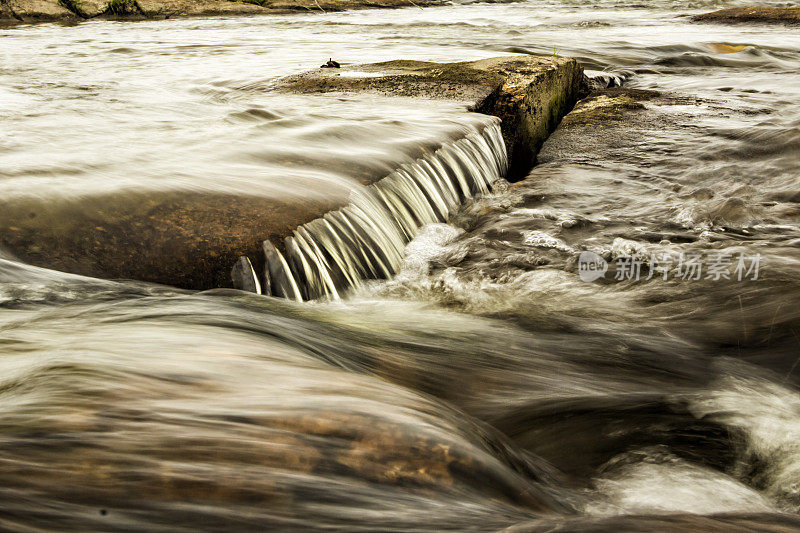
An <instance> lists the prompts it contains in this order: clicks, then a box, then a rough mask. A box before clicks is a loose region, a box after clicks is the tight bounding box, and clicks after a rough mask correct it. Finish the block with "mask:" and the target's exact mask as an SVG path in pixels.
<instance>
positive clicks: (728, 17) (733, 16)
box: [692, 6, 800, 24]
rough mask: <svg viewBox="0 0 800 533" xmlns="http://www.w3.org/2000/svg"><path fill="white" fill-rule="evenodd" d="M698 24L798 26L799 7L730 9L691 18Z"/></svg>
mask: <svg viewBox="0 0 800 533" xmlns="http://www.w3.org/2000/svg"><path fill="white" fill-rule="evenodd" d="M692 20H696V21H700V22H725V23H730V22H766V23H772V24H800V7H760V6H746V7H731V8H728V9H720V10H719V11H713V12H711V13H703V14H702V15H697V16H695V17H693V18H692Z"/></svg>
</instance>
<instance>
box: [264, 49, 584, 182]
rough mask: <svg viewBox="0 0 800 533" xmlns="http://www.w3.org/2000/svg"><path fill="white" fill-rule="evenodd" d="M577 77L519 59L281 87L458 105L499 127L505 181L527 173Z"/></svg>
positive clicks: (553, 61) (337, 74) (288, 82)
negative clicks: (504, 153)
mask: <svg viewBox="0 0 800 533" xmlns="http://www.w3.org/2000/svg"><path fill="white" fill-rule="evenodd" d="M582 81H583V71H582V69H581V67H580V66H578V64H577V62H576V61H575V60H574V59H572V58H565V57H542V56H531V55H518V56H507V57H494V58H489V59H481V60H478V61H466V62H459V63H432V62H427V61H402V60H401V61H387V62H383V63H372V64H367V65H353V66H345V67H342V68H319V69H317V70H315V71H311V72H306V73H303V74H298V75H295V76H290V77H287V78H284V79H282V80H281V81H280V82H279V83H278V85H277V88H278V90H283V91H288V92H292V93H329V92H371V93H377V94H382V95H386V96H406V97H409V96H411V97H417V98H427V99H432V100H436V99H447V100H460V101H463V102H464V103H465V105H466V107H467V108H468V109H469V110H471V111H477V112H479V113H485V114H487V115H494V116H497V117H499V118H500V119H501V120H502V131H503V138H504V140H505V142H506V148H507V149H508V155H509V159H510V161H511V166H510V168H509V177H510V178H511V179H514V178H517V177H522V176H524V175H525V173H527V171H528V170H530V168H531V167H532V166H533V164H534V162H535V160H536V153H537V152H538V150H539V148H540V147H541V145H542V143H543V142H544V140H545V139H546V138H547V136H548V135H549V134H550V132H551V131H553V129H554V128H555V127H556V125H557V124H558V121H559V120H560V119H561V117H562V116H564V115H565V114H566V113H567V112H568V111H569V110H570V109H571V108H572V106H573V105H574V104H575V101H576V100H577V97H578V93H579V91H580V84H581V82H582Z"/></svg>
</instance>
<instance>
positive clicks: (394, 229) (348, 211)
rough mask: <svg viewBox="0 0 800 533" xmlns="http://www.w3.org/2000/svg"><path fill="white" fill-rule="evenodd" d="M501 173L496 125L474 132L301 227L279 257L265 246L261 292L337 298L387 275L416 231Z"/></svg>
mask: <svg viewBox="0 0 800 533" xmlns="http://www.w3.org/2000/svg"><path fill="white" fill-rule="evenodd" d="M507 170H508V158H507V155H506V148H505V143H504V141H503V137H502V134H501V132H500V121H499V120H493V121H492V123H491V124H489V125H488V126H484V127H482V128H478V127H473V128H472V129H471V131H470V132H469V133H468V134H467V135H466V136H464V137H463V138H461V139H458V140H456V141H453V142H450V143H447V144H445V145H444V146H442V147H441V148H439V149H438V150H436V151H435V152H433V153H430V154H427V155H425V156H423V157H421V158H420V159H417V160H416V161H414V162H413V163H410V164H405V165H403V166H401V167H400V168H399V169H397V170H396V171H394V172H393V173H392V174H390V175H389V176H387V177H385V178H383V179H382V180H380V181H378V182H376V183H373V184H371V185H369V186H366V187H363V188H360V189H357V190H355V191H354V192H353V194H352V195H351V198H350V203H349V204H348V205H347V206H345V207H343V208H341V209H338V210H336V211H332V212H329V213H327V214H326V215H324V216H323V217H322V218H318V219H316V220H312V221H311V222H308V223H306V224H303V225H302V226H299V227H298V228H297V229H296V230H295V231H294V233H293V235H292V236H290V237H287V238H286V239H285V241H284V247H283V249H284V254H281V252H280V251H279V250H278V249H277V248H276V247H275V246H273V244H272V243H270V242H269V241H265V242H264V254H265V259H266V267H265V269H264V273H263V281H262V282H261V283H260V285H261V287H263V289H264V290H263V292H264V294H272V295H274V296H280V297H283V298H290V299H295V300H312V299H316V298H333V299H337V298H339V297H340V295H341V294H342V292H343V291H345V290H347V289H349V288H351V287H357V286H359V284H360V283H361V282H362V280H364V279H381V278H389V277H391V276H392V275H393V274H394V273H395V272H397V270H398V268H399V267H400V263H401V261H402V258H403V250H404V248H405V245H406V244H407V243H408V242H409V241H410V240H411V239H413V238H414V236H415V235H416V232H417V230H418V229H419V228H420V227H421V226H424V225H425V224H430V223H434V222H444V221H447V220H448V219H449V217H450V215H451V214H452V213H453V212H454V211H455V210H456V209H457V208H458V207H459V206H460V205H461V204H462V203H463V202H465V201H467V200H469V199H470V198H473V197H475V196H477V195H481V194H484V193H487V192H489V188H490V185H491V183H492V182H494V181H495V180H498V179H500V178H502V177H504V176H505V174H506V171H507ZM245 259H246V258H245ZM249 264H250V263H249V261H246V262H245V261H242V259H240V260H239V261H238V262H237V264H236V265H235V266H234V272H235V273H234V284H235V285H236V286H237V288H241V287H240V285H241V283H240V282H238V281H237V280H238V279H242V273H241V269H242V266H243V265H249ZM251 268H252V267H251ZM253 275H254V276H255V273H253Z"/></svg>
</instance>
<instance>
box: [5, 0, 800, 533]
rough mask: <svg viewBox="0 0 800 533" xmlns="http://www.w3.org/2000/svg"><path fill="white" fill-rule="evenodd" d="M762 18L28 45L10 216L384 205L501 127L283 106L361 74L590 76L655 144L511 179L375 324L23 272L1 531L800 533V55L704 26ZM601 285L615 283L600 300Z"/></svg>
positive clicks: (440, 18)
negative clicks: (312, 78)
mask: <svg viewBox="0 0 800 533" xmlns="http://www.w3.org/2000/svg"><path fill="white" fill-rule="evenodd" d="M727 5H729V4H728V3H726V2H690V1H677V0H676V1H664V0H659V1H653V2H647V3H646V5H645V4H642V3H626V2H623V1H601V2H591V3H589V2H578V1H563V2H551V1H538V0H530V1H526V2H518V3H490V4H487V3H468V4H458V5H452V6H446V7H438V8H424V9H417V8H414V7H409V8H408V9H402V10H393V11H384V10H369V11H356V12H348V13H319V12H309V13H307V14H297V15H291V16H289V15H287V16H263V17H254V18H230V19H219V18H209V19H192V20H189V19H183V20H168V21H152V22H150V21H148V22H136V23H133V22H124V23H121V22H107V21H106V22H101V21H92V22H84V23H81V24H79V25H76V26H69V27H66V26H59V25H51V24H47V25H36V26H19V27H15V28H10V29H3V30H0V45H2V46H0V120H2V122H0V127H1V128H2V135H1V136H0V209H8V210H10V209H12V208H13V209H23V208H22V207H20V206H24V209H25V210H27V209H30V210H31V216H32V217H33V216H38V215H40V214H41V213H43V212H46V211H47V210H48V209H57V208H60V207H59V206H63V205H71V206H78V207H77V209H85V210H91V209H98V207H97V206H98V205H104V204H102V202H103V201H106V200H103V199H107V198H113V199H114V201H115V202H118V203H120V204H126V203H135V202H137V201H138V200H137V199H138V198H141V197H142V195H147V194H154V193H164V192H169V193H175V194H184V193H186V192H189V191H191V192H200V193H207V192H215V193H216V192H224V193H226V194H247V195H264V196H267V197H300V198H306V197H315V198H317V197H319V198H325V197H326V195H332V194H342V191H346V192H348V193H349V192H350V191H355V193H356V194H358V193H359V191H362V189H361V186H360V185H359V184H360V183H361V182H362V180H363V179H364V178H365V177H366V176H376V175H388V174H390V173H391V172H393V171H394V170H395V169H397V168H400V167H401V166H402V165H409V164H412V163H413V162H414V160H415V158H416V157H418V152H419V150H420V148H419V147H420V146H429V145H430V146H433V145H436V146H439V145H442V144H443V143H446V142H453V143H457V142H461V141H459V139H464V138H466V137H465V135H466V136H467V137H468V136H469V135H473V137H474V135H475V133H474V132H475V131H477V130H476V128H478V130H480V131H485V129H486V128H487V127H488V128H491V126H492V124H493V122H492V120H491V119H488V118H486V117H481V116H477V115H474V114H470V113H466V112H464V111H463V110H461V109H459V108H458V106H455V105H453V106H445V105H444V104H441V103H437V104H436V105H431V104H430V103H426V102H420V101H403V102H402V103H398V101H396V100H392V99H385V98H378V97H361V96H358V97H353V96H348V97H319V96H316V97H300V96H288V95H285V94H276V93H275V92H274V91H271V89H270V86H271V83H272V81H273V80H274V79H276V78H277V77H279V76H283V75H288V74H293V73H297V72H301V71H304V70H307V69H309V68H314V67H316V66H318V65H319V64H320V63H321V62H323V61H325V60H327V58H328V57H334V58H335V59H337V60H339V61H341V62H343V63H362V62H371V61H379V60H388V59H396V58H404V59H424V60H467V59H477V58H483V57H491V56H496V55H502V54H506V53H537V54H546V55H552V54H554V53H555V54H557V55H561V56H572V57H576V58H578V59H579V60H580V61H581V63H582V64H583V66H584V68H586V69H590V70H607V71H609V72H613V73H616V74H617V75H619V76H621V77H623V78H625V80H626V81H625V88H626V89H627V88H630V89H639V90H640V91H638V92H636V93H630V94H633V95H634V96H635V98H634V99H637V101H636V102H633V100H630V101H628V103H629V106H628V107H629V108H630V109H629V113H628V114H626V115H625V116H624V117H623V118H622V120H612V119H609V121H608V123H603V124H600V125H599V126H598V125H594V126H591V125H590V126H587V127H586V128H585V129H581V127H580V124H579V123H580V120H579V119H576V121H573V122H571V123H570V122H569V120H565V123H564V124H563V125H562V126H564V128H563V129H560V130H558V131H557V132H556V133H555V134H554V135H553V136H552V137H551V138H550V139H549V140H548V142H547V143H546V144H545V146H544V148H543V150H542V152H541V154H540V161H539V163H540V164H539V165H538V166H536V167H535V168H534V169H533V171H532V172H531V174H530V176H529V177H528V178H527V179H526V180H523V181H520V182H518V183H515V184H513V185H509V184H507V183H505V182H504V181H502V180H500V181H495V182H494V183H493V184H492V183H490V182H492V181H494V179H495V178H496V176H495V175H494V174H493V173H494V172H495V171H497V172H498V174H501V173H502V170H503V169H502V166H503V164H504V163H503V162H504V159H503V158H504V152H502V150H501V147H498V146H497V145H496V143H495V144H493V141H487V142H486V144H485V146H484V145H481V147H480V149H479V150H480V153H482V154H485V155H486V156H487V159H486V161H489V162H490V163H486V164H485V166H484V167H480V168H484V169H486V172H485V173H476V174H475V176H474V179H475V181H474V182H473V185H470V186H468V187H467V188H466V189H464V191H467V190H468V189H469V192H470V194H466V193H464V194H460V195H459V193H458V191H457V189H456V188H455V186H453V187H454V188H453V192H452V197H451V200H450V203H449V204H448V205H444V206H443V207H442V209H443V210H444V211H454V210H455V205H456V204H457V203H459V202H463V203H464V205H463V207H462V208H461V209H460V210H458V212H453V213H452V216H451V217H450V219H449V222H448V223H444V222H442V220H444V219H445V218H446V217H444V216H434V215H433V214H432V215H431V216H430V217H429V218H427V219H424V220H422V222H424V223H428V224H427V225H425V226H424V227H423V228H422V229H421V230H420V231H419V234H418V235H417V236H416V238H414V240H412V241H411V243H410V244H409V245H408V246H407V247H406V248H405V250H399V249H398V250H397V256H396V257H394V259H393V261H394V269H395V270H398V269H399V272H398V273H397V275H396V276H394V277H392V279H389V280H370V281H368V282H366V283H361V284H360V286H359V287H358V288H357V289H355V290H350V291H346V292H343V293H342V294H341V295H339V294H337V296H341V298H339V299H331V298H322V299H320V300H317V301H313V302H305V303H301V302H296V301H292V300H289V299H281V298H271V297H264V296H257V295H252V294H247V293H244V292H240V291H234V290H230V289H216V290H210V291H205V292H193V291H183V290H178V289H172V288H169V287H164V286H158V285H153V284H147V283H144V282H140V281H106V280H100V279H96V278H91V277H82V276H77V275H73V274H66V273H62V272H58V271H55V270H48V269H45V268H41V267H35V266H30V265H27V264H24V263H23V262H21V261H19V260H18V259H17V258H15V257H14V256H13V255H12V254H11V253H9V252H5V251H3V250H0V528H2V529H8V530H20V531H22V530H24V531H39V530H47V531H51V530H52V531H98V530H102V531H144V530H157V531H187V532H188V531H197V530H218V531H223V530H237V529H242V530H260V531H263V530H271V529H282V530H300V531H308V530H327V531H331V530H339V531H442V530H454V531H497V530H503V529H506V528H510V530H512V531H675V530H680V531H698V530H707V531H731V530H733V529H732V528H734V527H737V526H738V527H740V528H742V529H741V530H742V531H744V530H753V531H764V530H775V531H789V530H796V529H798V528H800V518H796V516H797V514H798V513H800V390H799V389H798V386H800V368H798V367H800V364H799V362H800V108H798V106H797V102H798V101H800V77H798V73H799V72H800V32H798V31H797V28H796V27H794V28H791V27H784V26H762V25H746V26H730V25H709V24H698V23H693V22H691V21H689V19H688V18H687V17H685V16H684V15H686V14H691V13H699V12H704V11H709V10H712V9H716V8H720V7H725V6H727ZM775 5H779V4H775ZM653 91H657V93H656V92H653ZM615 94H616V93H608V95H603V96H600V97H598V98H599V99H597V100H595V103H598V102H600V103H602V102H603V101H604V100H603V98H606V99H608V98H609V97H612V98H613V97H615ZM618 94H619V95H625V94H629V93H623V92H620V93H618ZM642 106H643V107H642ZM580 110H581V107H580V104H579V107H578V108H577V109H576V113H577V112H580ZM576 124H577V125H576ZM476 138H477V137H476ZM475 142H477V141H475ZM476 146H477V145H476ZM476 150H478V149H477V148H476ZM476 153H477V152H476ZM470 157H471V158H472V159H470V160H475V157H472V156H470ZM432 164H433V163H432ZM475 168H478V167H475ZM489 174H491V176H489ZM398 179H399V178H398ZM490 185H493V187H492V192H490V193H487V194H483V195H482V196H480V197H477V198H474V199H473V198H472V196H473V194H472V193H474V195H476V196H477V195H479V193H482V192H485V191H486V190H487V188H488V187H489V186H490ZM470 187H472V189H470ZM445 188H446V187H445V186H442V187H441V190H444V189H445ZM462 192H463V191H462ZM398 228H399V229H398V230H397V231H398V232H401V231H408V233H409V235H407V236H408V237H411V236H412V235H411V233H413V232H414V231H416V228H411V227H410V226H409V227H404V226H402V225H400V226H398ZM404 228H405V229H404ZM8 231H16V228H14V227H0V232H8ZM354 235H355V233H354ZM398 235H399V234H398ZM398 239H399V237H398ZM398 242H399V241H398ZM403 242H404V241H403ZM581 252H591V254H593V255H592V256H591V257H592V258H593V260H594V261H595V263H594V264H595V265H603V264H610V267H609V271H608V272H607V273H606V275H605V277H604V278H601V279H597V280H595V281H584V280H583V279H582V278H584V276H583V275H582V274H586V272H585V271H580V270H579V269H580V264H581V262H580V261H579V256H580V255H581ZM689 257H693V258H700V260H702V262H701V263H700V264H701V265H702V267H704V268H705V270H704V271H703V272H702V274H699V275H697V276H696V277H695V276H693V275H692V274H691V273H688V275H687V264H688V263H687V261H686V259H687V258H689ZM651 258H661V263H660V264H659V265H660V266H659V268H655V267H653V265H651V264H649V261H650V260H651ZM634 260H641V261H642V262H641V264H638V265H639V266H638V267H637V268H641V271H640V272H639V271H637V273H640V274H641V275H640V276H634V275H633V274H634V272H633V271H632V270H628V272H627V275H626V272H625V268H629V269H630V268H631V267H632V265H634ZM354 261H355V259H354ZM626 261H627V263H626ZM721 266H725V267H726V268H725V269H724V271H723V270H722V269H721V268H720V267H721ZM353 268H354V270H353V271H352V272H353V277H354V278H355V277H357V275H358V268H363V269H366V268H367V267H366V266H364V265H361V266H360V267H353ZM715 269H716V270H715ZM579 272H580V274H581V275H579ZM714 272H716V274H715V273H714ZM372 277H380V276H372ZM325 283H326V282H325V281H324V280H320V281H319V285H318V287H321V288H319V289H318V291H317V292H318V294H316V295H317V296H324V295H326V294H327V296H331V294H330V293H326V291H327V289H325V287H328V285H325ZM330 286H333V285H330ZM748 528H749V529H748ZM770 528H773V529H770Z"/></svg>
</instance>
